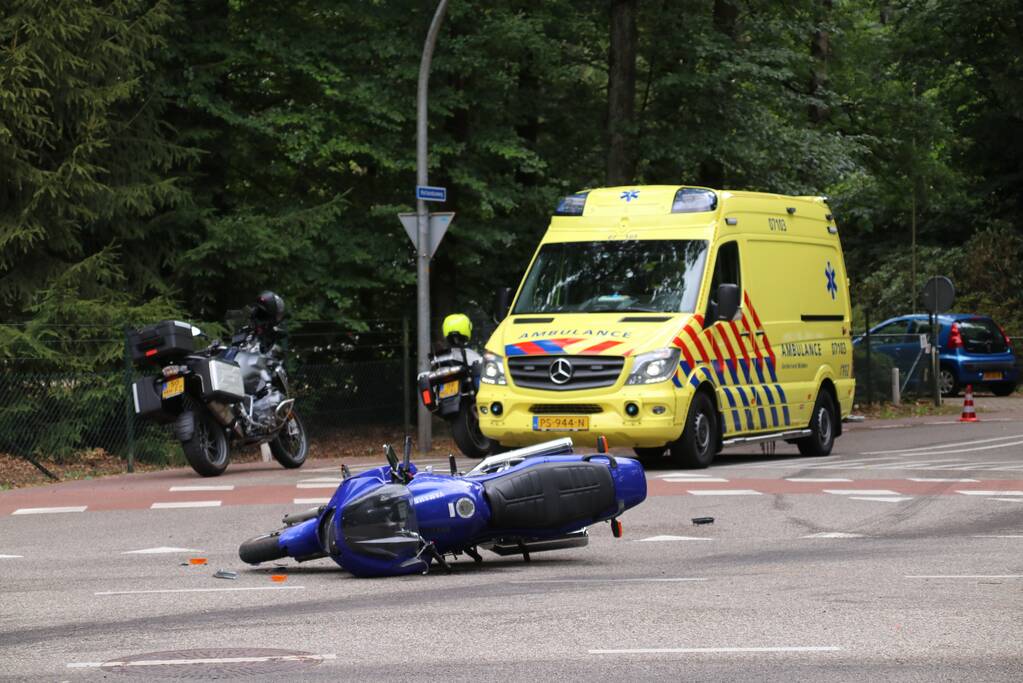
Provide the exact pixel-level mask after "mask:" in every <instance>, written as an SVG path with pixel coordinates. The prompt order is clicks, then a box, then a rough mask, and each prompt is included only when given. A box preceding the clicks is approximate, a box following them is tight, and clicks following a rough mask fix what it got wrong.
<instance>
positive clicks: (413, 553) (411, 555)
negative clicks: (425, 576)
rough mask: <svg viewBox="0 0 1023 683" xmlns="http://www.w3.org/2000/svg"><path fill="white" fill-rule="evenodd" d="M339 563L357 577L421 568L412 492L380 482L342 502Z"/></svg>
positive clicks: (420, 539) (423, 567)
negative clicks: (379, 484) (366, 491)
mask: <svg viewBox="0 0 1023 683" xmlns="http://www.w3.org/2000/svg"><path fill="white" fill-rule="evenodd" d="M338 524H339V526H340V531H341V533H340V534H339V539H338V540H339V547H338V551H339V554H340V555H341V564H342V566H344V568H345V569H347V570H348V571H350V572H352V573H353V574H355V575H356V576H387V575H396V574H409V573H412V572H416V571H423V570H424V569H425V568H426V565H425V563H424V562H423V561H422V560H420V559H419V558H418V554H419V550H420V548H421V547H422V543H423V541H422V538H421V537H420V535H419V523H418V521H417V519H416V510H415V507H413V505H412V493H411V492H410V491H409V490H408V488H406V487H405V486H402V485H400V484H382V485H381V486H379V487H378V488H375V489H373V490H372V491H370V492H369V493H366V494H364V495H362V496H359V497H358V498H356V499H354V500H352V501H350V502H348V503H346V504H345V506H344V508H343V510H342V511H341V515H340V520H339V521H338Z"/></svg>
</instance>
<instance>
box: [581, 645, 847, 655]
mask: <svg viewBox="0 0 1023 683" xmlns="http://www.w3.org/2000/svg"><path fill="white" fill-rule="evenodd" d="M840 650H842V648H840V647H799V646H796V647H646V648H643V647H639V648H632V649H620V650H588V652H589V654H591V655H660V654H735V653H742V652H839V651H840Z"/></svg>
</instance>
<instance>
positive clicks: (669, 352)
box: [625, 347, 681, 384]
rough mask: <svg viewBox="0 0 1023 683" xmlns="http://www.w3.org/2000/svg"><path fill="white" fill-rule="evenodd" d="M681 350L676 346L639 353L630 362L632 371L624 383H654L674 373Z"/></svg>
mask: <svg viewBox="0 0 1023 683" xmlns="http://www.w3.org/2000/svg"><path fill="white" fill-rule="evenodd" d="M680 353H681V350H680V349H678V348H676V347H669V348H666V349H657V350H656V351H650V352H649V353H641V354H640V355H638V356H636V358H635V360H633V362H632V372H630V373H629V378H628V379H627V380H625V383H626V384H654V383H655V382H663V381H664V380H666V379H669V378H670V377H671V376H672V375H673V374H675V369H676V368H677V367H678V356H679V354H680Z"/></svg>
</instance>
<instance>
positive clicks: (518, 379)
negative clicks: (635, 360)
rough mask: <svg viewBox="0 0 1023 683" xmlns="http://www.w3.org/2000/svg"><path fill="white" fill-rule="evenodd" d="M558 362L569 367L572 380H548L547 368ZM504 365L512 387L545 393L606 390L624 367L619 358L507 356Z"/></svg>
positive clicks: (549, 378)
mask: <svg viewBox="0 0 1023 683" xmlns="http://www.w3.org/2000/svg"><path fill="white" fill-rule="evenodd" d="M558 360H567V361H568V362H569V363H571V364H572V376H571V378H570V379H569V380H568V381H567V382H565V383H563V384H558V383H556V382H554V381H553V380H552V379H551V365H552V364H553V363H554V362H556V361H558ZM506 362H507V363H508V371H509V372H510V373H511V378H512V381H513V382H515V386H519V387H522V388H524V389H546V390H548V391H573V390H578V389H597V388H599V387H609V386H611V385H612V384H614V383H615V382H617V381H618V377H619V376H620V375H621V374H622V368H623V367H624V366H625V359H624V358H622V357H621V356H562V355H551V356H511V357H510V358H508V359H507V360H506Z"/></svg>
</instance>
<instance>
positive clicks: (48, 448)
mask: <svg viewBox="0 0 1023 683" xmlns="http://www.w3.org/2000/svg"><path fill="white" fill-rule="evenodd" d="M435 323H436V325H437V327H438V328H439V326H440V320H439V319H438V320H436V321H435ZM473 323H474V328H475V329H474V332H475V334H474V339H475V342H476V346H478V347H482V345H483V342H484V341H485V340H486V339H487V337H489V335H490V334H491V333H492V332H493V330H494V328H495V324H494V322H493V321H492V320H489V319H485V318H483V317H482V316H473ZM199 326H200V327H203V325H202V324H199ZM290 326H291V328H292V329H291V330H290V331H289V333H288V334H287V337H286V338H285V340H284V342H283V344H284V346H285V350H286V354H285V355H286V367H287V370H288V378H289V383H290V385H291V393H292V396H294V397H295V399H296V403H295V406H296V410H297V411H298V412H299V414H300V415H301V416H302V419H303V422H304V423H305V426H306V430H307V432H308V434H309V437H310V439H311V440H312V441H313V442H315V441H316V440H318V439H328V438H330V437H331V436H332V435H334V434H337V433H339V432H345V431H350V430H358V429H363V428H367V427H375V426H391V427H404V429H405V430H406V433H411V430H412V424H413V422H414V421H415V419H416V403H415V400H416V397H415V375H416V357H415V353H416V349H415V338H414V334H415V329H414V326H413V325H412V324H411V323H410V320H409V319H408V318H397V319H379V320H370V321H364V322H362V323H361V324H360V325H359V326H358V329H353V328H352V327H346V326H342V325H339V324H338V323H336V322H332V321H291V322H290ZM210 327H211V329H221V330H223V329H228V328H230V327H231V326H228V327H226V328H225V327H223V326H221V327H220V328H214V326H210ZM95 332H96V333H95V334H92V333H90V334H88V337H89V338H88V339H85V338H84V336H83V338H82V339H81V340H79V346H80V348H82V349H85V348H86V347H87V345H88V348H89V349H90V350H92V349H93V348H95V345H96V344H107V345H108V346H109V345H114V346H112V348H117V347H116V345H118V344H121V345H123V343H124V342H123V341H122V340H123V337H121V336H120V332H119V331H113V330H108V329H104V330H98V331H95ZM432 338H433V339H435V340H439V339H440V331H439V329H438V330H436V331H435V334H434V335H432ZM65 343H66V342H65ZM434 346H437V344H435V345H434ZM72 348H74V340H72ZM125 353H127V349H125ZM51 363H52V360H50V361H43V359H41V358H14V359H4V360H0V454H8V455H12V456H16V457H21V458H25V459H27V460H30V461H32V462H33V463H35V464H36V465H37V467H40V468H41V469H45V467H44V466H41V463H40V461H41V460H42V461H48V460H54V461H57V462H68V461H72V460H74V459H75V458H76V457H79V456H80V455H82V454H83V453H86V452H89V451H94V450H96V449H100V450H102V451H105V452H107V453H109V454H112V455H115V456H117V457H119V458H122V459H124V460H125V463H126V465H127V464H128V463H131V462H134V461H135V460H138V461H141V462H154V463H168V462H178V461H180V460H181V455H180V452H181V449H180V445H179V444H178V443H177V442H176V441H175V440H174V439H173V437H172V436H171V433H170V428H169V427H168V426H166V425H159V424H155V423H153V422H151V421H149V420H144V419H139V418H137V417H136V416H135V413H134V406H133V404H132V402H131V398H130V389H131V383H132V382H133V381H134V380H135V379H137V378H139V377H141V376H143V374H148V375H152V374H154V373H155V372H156V370H155V369H150V370H148V371H145V372H143V371H140V370H139V369H138V368H135V367H134V366H132V364H131V363H130V362H129V361H128V359H127V358H124V359H123V360H122V362H121V363H115V364H114V366H113V367H110V368H108V369H105V370H101V371H96V372H53V371H45V370H40V368H47V367H51ZM182 462H183V461H182Z"/></svg>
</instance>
